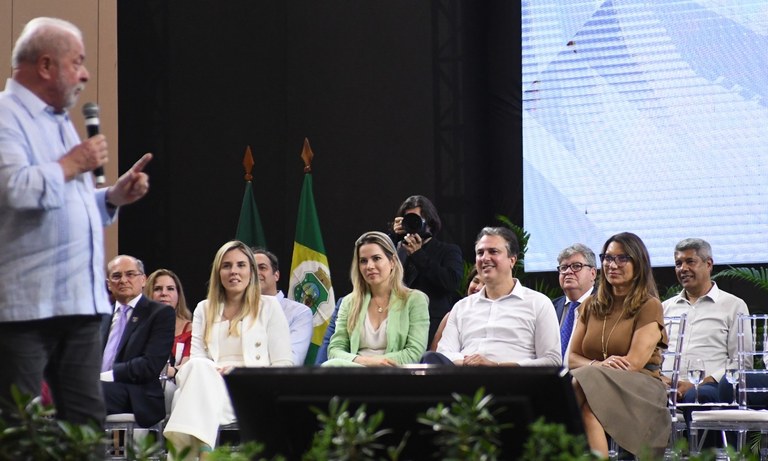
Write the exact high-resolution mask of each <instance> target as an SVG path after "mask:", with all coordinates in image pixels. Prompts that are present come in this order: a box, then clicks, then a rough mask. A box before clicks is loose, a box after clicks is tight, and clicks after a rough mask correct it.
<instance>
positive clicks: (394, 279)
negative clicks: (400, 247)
mask: <svg viewBox="0 0 768 461" xmlns="http://www.w3.org/2000/svg"><path fill="white" fill-rule="evenodd" d="M368 244H375V245H378V246H379V248H381V250H382V251H383V252H384V255H385V256H386V257H387V259H389V261H390V262H391V263H392V272H390V273H389V279H388V280H387V283H388V284H389V287H390V289H391V290H392V292H393V293H394V294H395V296H396V297H397V298H399V299H402V300H405V299H407V298H408V295H409V294H410V293H411V289H410V288H408V287H407V286H405V283H403V272H404V271H403V264H402V263H401V262H400V258H398V257H397V250H396V249H395V244H394V243H392V239H390V238H389V236H388V235H387V234H385V233H383V232H376V231H371V232H366V233H364V234H363V235H361V236H360V237H359V238H358V239H357V240H356V241H355V250H354V252H353V254H352V267H351V268H350V270H349V277H350V279H351V280H352V293H351V294H349V298H350V299H349V303H350V309H349V316H348V317H347V329H348V330H349V331H352V330H354V329H355V326H356V325H357V320H358V319H359V318H360V312H361V311H362V310H363V308H364V307H365V306H363V302H364V301H365V295H366V294H368V293H370V292H371V288H370V287H369V286H368V282H366V281H365V278H364V277H363V274H361V273H360V247H362V246H363V245H368Z"/></svg>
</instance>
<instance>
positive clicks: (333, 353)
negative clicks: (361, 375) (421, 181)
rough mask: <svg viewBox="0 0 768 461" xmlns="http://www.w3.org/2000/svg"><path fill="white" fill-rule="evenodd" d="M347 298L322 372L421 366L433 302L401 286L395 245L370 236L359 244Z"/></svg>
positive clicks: (384, 236) (377, 234) (375, 234)
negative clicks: (340, 368)
mask: <svg viewBox="0 0 768 461" xmlns="http://www.w3.org/2000/svg"><path fill="white" fill-rule="evenodd" d="M350 278H351V279H352V293H350V294H349V295H347V296H345V297H344V299H343V301H342V303H341V307H340V309H339V314H338V318H337V319H336V331H335V332H334V334H333V336H332V337H331V342H330V344H329V346H328V357H329V360H328V361H327V362H325V363H324V364H323V366H390V367H391V366H398V365H403V364H407V363H417V362H418V361H419V359H420V358H421V355H422V354H423V353H424V351H425V350H426V348H427V334H428V332H429V309H428V307H427V306H428V304H429V300H428V299H427V296H426V295H425V294H424V293H422V292H420V291H418V290H412V289H410V288H408V287H406V286H405V284H404V283H403V265H402V264H401V263H400V259H399V258H398V257H397V252H396V250H395V245H394V244H393V243H392V240H391V239H390V238H389V236H387V234H384V233H382V232H366V233H364V234H363V235H361V236H360V238H358V239H357V241H356V242H355V250H354V253H353V256H352V267H351V269H350Z"/></svg>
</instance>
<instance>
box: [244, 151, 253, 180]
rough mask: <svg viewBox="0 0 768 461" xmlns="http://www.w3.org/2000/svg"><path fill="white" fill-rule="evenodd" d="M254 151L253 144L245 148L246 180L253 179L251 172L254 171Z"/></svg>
mask: <svg viewBox="0 0 768 461" xmlns="http://www.w3.org/2000/svg"><path fill="white" fill-rule="evenodd" d="M253 165H254V162H253V153H252V152H251V146H246V148H245V155H243V167H244V168H245V180H246V181H252V180H253V175H252V174H251V172H252V171H253Z"/></svg>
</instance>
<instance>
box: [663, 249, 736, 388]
mask: <svg viewBox="0 0 768 461" xmlns="http://www.w3.org/2000/svg"><path fill="white" fill-rule="evenodd" d="M674 258H675V275H676V276H677V280H678V281H679V282H680V285H682V287H683V290H682V291H681V292H680V293H679V294H678V295H676V296H674V297H672V298H670V299H668V300H666V301H664V302H663V303H662V305H663V306H664V315H665V316H679V315H680V314H682V313H687V314H688V315H687V317H688V318H687V321H686V328H685V330H686V331H685V344H683V350H682V357H681V369H680V381H679V384H678V386H677V396H678V401H679V402H682V403H693V402H694V401H695V397H696V392H695V389H694V385H693V384H692V383H691V382H690V381H688V373H687V370H688V366H687V364H688V362H689V361H692V360H695V359H702V360H703V361H704V368H705V373H704V376H705V378H704V379H703V380H702V381H701V383H700V384H699V402H701V403H711V402H717V401H719V400H720V398H719V397H718V388H717V387H718V382H719V381H721V380H722V379H723V376H724V374H725V366H726V364H727V362H728V360H729V358H735V357H736V352H737V331H738V316H739V314H749V309H747V304H746V303H745V302H744V301H743V300H742V299H740V298H738V297H736V296H734V295H732V294H730V293H726V292H725V291H723V290H721V289H720V288H718V286H717V283H715V282H714V281H713V280H712V277H711V276H712V267H713V265H714V260H713V258H712V247H711V246H710V244H709V243H708V242H706V241H705V240H702V239H699V238H687V239H684V240H681V241H680V242H679V243H678V244H677V245H676V246H675V253H674ZM676 343H677V332H676V331H671V332H669V349H670V350H673V349H674V348H675V344H676ZM665 382H666V383H667V385H669V379H666V380H665Z"/></svg>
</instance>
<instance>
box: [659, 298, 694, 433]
mask: <svg viewBox="0 0 768 461" xmlns="http://www.w3.org/2000/svg"><path fill="white" fill-rule="evenodd" d="M687 318H688V314H686V313H682V314H680V315H676V316H664V327H665V328H666V329H667V336H669V337H670V338H677V340H676V341H675V342H674V344H675V346H674V349H668V350H664V351H662V352H661V355H662V358H663V361H662V364H661V373H662V374H663V375H665V376H667V377H668V378H669V379H670V381H671V384H670V387H669V389H667V406H668V407H669V412H670V414H671V415H672V417H673V419H674V418H675V415H676V413H677V383H678V381H679V380H680V366H681V362H682V355H683V344H685V341H684V339H685V326H686V323H687Z"/></svg>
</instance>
